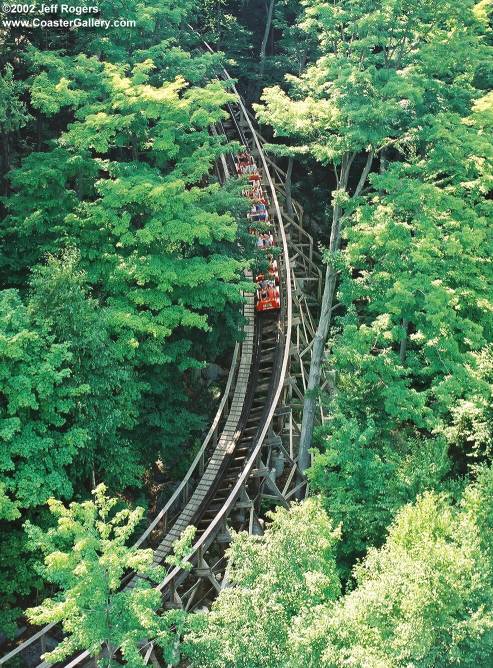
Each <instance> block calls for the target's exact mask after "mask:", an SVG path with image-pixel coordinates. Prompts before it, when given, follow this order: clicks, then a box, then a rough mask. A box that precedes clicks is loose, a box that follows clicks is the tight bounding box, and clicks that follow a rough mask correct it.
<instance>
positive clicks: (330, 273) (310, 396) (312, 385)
mask: <svg viewBox="0 0 493 668" xmlns="http://www.w3.org/2000/svg"><path fill="white" fill-rule="evenodd" d="M353 159H354V155H353V156H350V154H348V153H346V154H345V155H344V156H343V159H342V163H341V169H340V175H339V177H338V179H337V190H338V191H345V190H346V189H347V185H348V180H349V173H350V170H351V164H352V162H353ZM372 162H373V152H370V153H368V156H367V160H366V165H365V167H364V169H363V171H362V172H361V176H360V179H359V182H358V185H357V187H356V190H355V192H354V195H353V197H358V196H359V194H360V193H361V191H362V189H363V186H364V185H365V182H366V179H367V177H368V174H369V172H370V169H371V165H372ZM341 216H342V210H341V207H340V205H339V204H338V203H337V202H336V203H335V205H334V211H333V214H332V229H331V231H330V243H329V251H330V252H331V254H332V253H336V252H337V251H338V250H339V248H340V245H341ZM336 283H337V269H336V268H335V266H334V265H333V264H332V263H329V265H328V266H327V272H326V274H325V285H324V292H323V295H322V306H321V312H320V319H319V322H318V326H317V331H316V333H315V337H314V339H313V347H312V357H311V360H310V372H309V375H308V385H307V390H306V393H305V398H304V401H303V420H302V423H301V436H300V446H299V454H298V466H299V468H300V470H301V471H302V472H305V471H306V469H307V468H308V467H309V466H310V452H309V451H310V447H311V444H312V435H313V426H314V423H315V411H316V409H317V392H318V388H319V386H320V377H321V373H322V363H323V356H324V350H325V342H326V341H327V336H328V334H329V328H330V323H331V317H332V306H333V301H334V294H335V288H336Z"/></svg>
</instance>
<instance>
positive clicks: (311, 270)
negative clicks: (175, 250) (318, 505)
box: [0, 71, 323, 668]
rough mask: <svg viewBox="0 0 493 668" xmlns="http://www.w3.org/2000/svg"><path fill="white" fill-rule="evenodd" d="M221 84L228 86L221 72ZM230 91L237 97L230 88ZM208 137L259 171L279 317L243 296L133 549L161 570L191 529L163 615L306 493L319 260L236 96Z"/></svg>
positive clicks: (30, 655)
mask: <svg viewBox="0 0 493 668" xmlns="http://www.w3.org/2000/svg"><path fill="white" fill-rule="evenodd" d="M222 76H223V77H224V78H225V79H228V80H230V77H229V75H228V74H227V72H226V71H224V72H223V74H222ZM231 88H232V89H233V90H234V91H235V92H236V89H235V88H234V86H233V85H232V83H231ZM213 132H214V133H221V132H223V133H225V134H226V135H227V136H228V137H229V138H236V139H239V140H240V141H241V142H242V143H243V145H244V147H245V149H246V150H247V151H248V152H249V153H250V154H251V155H253V156H254V158H255V160H256V162H257V165H258V167H259V171H260V173H261V177H262V186H263V188H264V191H265V192H266V193H267V196H268V199H269V201H270V217H271V220H272V221H273V225H274V232H275V238H276V243H277V246H278V247H279V248H280V249H281V255H280V257H279V258H278V265H279V275H280V290H281V304H282V307H281V311H280V313H278V314H276V315H272V314H271V315H268V316H267V317H263V314H262V315H258V316H256V314H255V306H254V298H253V294H246V295H245V303H244V306H243V313H244V316H245V323H246V324H245V326H244V331H243V338H242V342H241V344H237V346H236V348H235V351H234V355H233V360H232V364H231V368H230V371H229V375H228V379H227V383H226V388H225V391H224V394H223V397H222V400H221V402H220V405H219V408H218V411H217V413H216V416H215V418H214V420H213V422H212V424H211V427H210V429H209V431H208V433H207V435H206V437H205V439H204V442H203V443H202V446H201V448H200V450H199V452H198V453H197V455H196V457H195V459H194V461H193V463H192V464H191V466H190V469H189V470H188V472H187V474H186V475H185V477H184V478H183V480H182V481H181V483H180V485H179V486H178V488H177V489H176V491H175V492H174V493H173V495H172V496H171V498H170V499H169V501H168V502H167V503H166V504H165V506H164V507H163V508H162V509H161V510H160V511H159V513H158V514H157V515H156V517H155V518H154V519H153V521H152V522H151V523H150V525H149V527H148V528H147V529H146V531H145V532H144V533H143V534H142V535H141V536H140V537H139V539H138V540H137V542H136V543H135V546H136V547H151V548H153V549H154V561H155V562H156V563H163V562H164V560H165V558H166V556H167V555H168V554H169V553H170V552H171V549H172V545H173V542H174V541H175V540H176V539H177V538H179V537H180V535H181V534H182V532H183V530H184V529H185V528H186V527H187V526H188V525H190V524H192V525H194V526H195V527H196V528H197V532H196V536H195V542H194V544H193V546H192V549H191V551H190V554H189V555H188V557H187V560H188V561H189V562H190V564H191V566H192V568H191V570H190V571H188V570H184V569H182V568H178V567H177V568H173V569H172V570H171V571H170V572H168V574H167V576H166V578H165V579H164V580H163V582H161V583H160V584H159V585H158V586H157V589H158V590H159V591H160V592H161V593H162V601H163V609H166V608H170V607H181V608H184V609H186V610H194V609H197V608H203V607H204V606H208V605H209V604H210V603H211V601H212V600H213V598H214V596H215V595H217V592H218V591H220V590H221V589H222V588H223V587H224V586H226V585H227V570H226V565H227V564H226V558H225V549H226V547H227V545H228V543H229V542H230V537H231V534H230V531H231V529H232V528H234V529H236V530H247V531H249V532H250V533H257V534H258V533H262V531H263V526H264V523H263V518H262V510H263V509H264V508H265V507H266V506H267V507H268V506H271V507H272V506H275V505H279V504H281V505H283V506H285V507H287V506H288V505H289V502H290V500H292V499H293V498H300V497H302V496H303V495H304V493H305V492H306V489H307V484H306V480H305V479H304V477H303V476H302V475H301V474H300V472H299V470H298V468H297V443H298V438H299V430H300V422H301V419H300V408H301V404H302V400H303V393H304V389H305V388H306V378H307V363H309V355H310V345H309V341H311V339H312V337H313V332H314V327H315V319H316V311H317V303H318V297H319V295H320V289H321V285H322V272H321V270H320V266H319V259H320V258H319V256H318V254H317V252H316V250H315V249H314V248H313V240H312V238H311V236H310V235H309V234H308V233H307V232H306V231H305V230H304V228H303V210H302V208H301V207H300V206H299V205H298V204H297V203H296V202H295V203H294V206H293V215H292V216H286V215H285V213H284V211H283V204H284V202H285V197H286V196H285V191H284V189H283V183H282V176H283V173H282V170H280V169H279V168H278V167H277V166H276V165H275V163H273V162H272V161H271V160H270V159H269V158H268V157H267V156H266V155H265V152H264V150H263V140H262V138H261V137H260V136H259V135H258V134H257V132H256V130H255V127H254V125H253V122H252V118H251V117H250V114H249V112H248V111H247V109H246V107H245V105H244V103H243V101H242V100H241V98H240V96H238V102H237V104H235V105H231V106H230V107H229V119H228V121H225V122H224V123H222V124H219V125H218V127H216V128H215V129H214V130H213ZM218 170H219V171H220V172H221V173H222V177H223V178H228V176H229V175H230V173H231V166H228V158H227V156H223V157H222V158H221V161H220V163H218ZM322 417H323V416H322ZM138 577H139V576H138V575H137V574H135V573H134V574H132V573H131V574H129V575H128V576H127V577H126V578H125V579H124V581H123V582H122V586H124V587H133V586H134V585H135V583H136V581H137V578H138ZM60 637H61V635H60V630H59V629H57V627H56V626H55V625H54V624H50V625H49V626H47V627H45V628H43V629H41V630H40V631H38V632H37V633H36V634H34V635H33V636H31V637H30V638H29V639H28V640H26V641H24V642H22V643H20V644H19V645H18V646H17V647H16V648H15V649H13V650H12V651H11V652H9V653H8V654H7V655H6V656H4V657H3V658H2V659H0V665H2V664H7V665H8V664H9V663H10V661H11V660H12V659H15V660H18V659H19V658H20V659H21V663H24V665H26V666H29V667H34V666H37V667H38V668H45V667H46V666H47V664H46V663H39V661H40V658H39V657H40V655H41V654H42V653H43V652H44V651H46V650H47V649H49V648H51V647H52V646H53V645H54V644H56V642H57V640H59V639H60ZM142 651H143V654H144V656H145V658H146V661H147V660H150V659H152V658H153V654H152V653H153V648H152V645H145V646H144V647H143V649H142ZM88 660H89V655H88V653H87V652H83V653H81V654H79V655H77V656H75V657H73V658H72V659H71V660H70V661H68V662H66V663H64V664H63V665H65V666H66V668H72V667H74V666H78V665H79V666H80V665H84V664H85V663H87V662H88ZM12 665H14V664H12ZM16 665H19V663H16Z"/></svg>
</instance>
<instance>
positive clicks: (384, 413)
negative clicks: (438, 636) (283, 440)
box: [310, 103, 493, 564]
mask: <svg viewBox="0 0 493 668" xmlns="http://www.w3.org/2000/svg"><path fill="white" fill-rule="evenodd" d="M481 108H484V103H482V104H481ZM483 128H484V122H483V120H482V119H481V118H479V117H478V115H477V114H473V115H472V116H471V117H470V118H468V119H466V123H464V122H463V119H461V117H460V116H458V115H455V114H450V113H449V114H443V115H438V116H437V117H436V119H435V121H434V122H430V123H429V126H428V127H427V128H426V129H425V130H423V132H422V133H418V134H417V136H416V139H417V144H418V145H423V148H421V152H420V153H421V154H420V155H416V154H411V155H409V157H408V159H407V160H406V161H402V162H398V163H395V164H392V165H389V167H388V168H387V170H386V171H385V172H384V173H383V174H380V175H377V174H374V175H372V177H371V184H372V193H371V194H370V195H368V196H367V197H366V198H365V199H364V200H362V201H361V203H360V205H359V206H358V208H357V210H356V211H355V213H354V214H353V216H352V218H351V224H350V225H348V226H347V227H346V229H345V230H344V231H343V238H344V249H343V250H342V251H341V253H340V256H339V269H340V281H339V292H338V296H339V299H340V303H341V305H343V306H344V308H345V314H344V315H343V316H341V317H337V318H336V319H335V321H336V323H337V325H338V326H339V331H338V332H337V333H336V335H335V336H334V338H333V340H332V342H331V357H330V368H331V371H332V373H334V374H335V378H336V382H335V384H336V387H337V390H336V392H335V393H334V394H333V395H332V396H331V397H329V399H328V412H329V416H330V417H329V420H328V421H327V422H326V424H325V425H324V427H323V428H322V429H321V430H320V432H319V436H318V438H319V441H318V443H319V445H320V446H321V450H322V454H321V455H318V456H315V460H314V466H313V470H312V471H311V473H310V476H311V479H312V481H313V484H314V488H315V489H316V490H318V491H322V492H323V493H324V495H326V498H327V503H328V508H329V512H330V514H331V516H332V517H334V519H335V520H336V521H342V523H343V527H344V529H343V535H344V537H345V539H347V541H346V540H344V541H343V543H342V545H343V551H344V555H345V559H346V558H347V559H348V560H349V564H351V562H352V561H353V559H354V557H356V556H358V557H360V556H362V554H364V551H365V549H366V546H367V545H368V544H373V545H375V544H379V543H381V541H382V540H383V537H384V535H385V527H386V526H387V524H388V523H389V522H390V520H391V517H392V515H393V513H394V512H395V511H396V510H397V508H398V507H399V506H400V505H402V503H404V502H406V501H408V500H412V499H413V498H414V497H415V495H416V494H418V493H421V492H423V491H424V490H426V489H440V486H441V485H442V481H443V480H444V477H446V476H447V474H448V473H449V471H450V472H451V473H452V474H454V475H457V474H460V475H463V474H464V473H466V472H467V470H468V466H469V464H472V463H474V461H475V460H476V462H477V461H481V460H484V458H485V456H488V453H489V446H488V431H487V428H486V429H485V426H484V423H485V420H487V415H488V409H487V408H486V406H487V405H488V402H489V397H490V393H491V388H490V384H489V383H488V359H489V357H488V352H487V351H488V348H487V344H488V343H489V342H490V341H491V336H492V332H493V327H492V325H493V321H492V312H493V311H492V308H493V307H492V303H491V290H492V286H493V273H492V271H491V263H490V261H489V258H490V257H491V253H492V248H491V233H490V223H489V217H490V209H491V206H490V203H489V202H488V201H487V200H485V193H486V192H487V191H488V189H489V187H490V184H491V177H492V174H493V154H492V145H491V142H490V141H489V139H487V138H486V137H487V136H486V134H485V133H484V130H483ZM472 427H474V428H475V429H477V432H476V434H474V433H473V432H472ZM449 446H452V447H450V449H449V454H450V458H449V456H448V453H447V450H448V448H449ZM474 458H475V460H474ZM368 471H371V475H368V474H367V473H368Z"/></svg>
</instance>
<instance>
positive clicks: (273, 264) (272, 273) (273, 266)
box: [267, 255, 280, 285]
mask: <svg viewBox="0 0 493 668" xmlns="http://www.w3.org/2000/svg"><path fill="white" fill-rule="evenodd" d="M267 259H268V261H269V266H268V267H267V274H268V276H269V278H270V279H271V280H273V281H274V283H275V285H279V282H280V281H279V270H278V267H277V260H276V259H275V258H274V256H273V255H268V256H267Z"/></svg>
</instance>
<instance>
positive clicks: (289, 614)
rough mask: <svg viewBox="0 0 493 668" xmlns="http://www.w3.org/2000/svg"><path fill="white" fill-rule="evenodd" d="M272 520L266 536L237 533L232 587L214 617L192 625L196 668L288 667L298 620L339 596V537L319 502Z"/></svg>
mask: <svg viewBox="0 0 493 668" xmlns="http://www.w3.org/2000/svg"><path fill="white" fill-rule="evenodd" d="M271 520H272V524H271V525H269V527H268V528H267V531H266V533H265V536H262V537H253V536H248V535H247V534H246V533H239V534H236V535H235V536H234V538H233V542H232V544H231V547H230V552H229V562H228V570H227V576H226V577H228V579H229V580H230V582H231V586H230V587H227V588H226V589H223V590H222V591H221V593H220V594H219V596H218V598H217V600H216V601H215V602H214V604H213V607H212V610H211V612H210V613H207V614H205V615H200V614H198V615H194V616H193V618H191V619H190V620H189V624H190V625H191V629H192V630H191V632H190V633H189V635H188V636H186V638H185V644H184V648H183V651H184V653H185V655H186V656H189V657H190V658H191V660H192V665H193V666H208V667H210V668H213V667H214V668H215V667H216V666H217V667H219V666H221V667H222V666H232V665H234V666H238V668H240V667H245V668H246V667H247V666H248V667H249V668H254V667H255V666H259V667H260V666H262V668H264V667H265V668H268V667H271V666H272V667H273V668H274V666H275V667H276V668H278V667H279V666H283V665H285V664H286V660H287V657H288V654H289V650H288V645H287V642H288V635H289V631H290V627H291V624H292V621H293V619H294V617H295V616H296V615H297V614H299V613H300V612H301V611H302V610H304V609H309V608H311V607H312V606H314V605H317V604H318V603H321V602H325V601H330V600H333V599H334V598H335V597H336V596H337V595H338V594H339V581H338V578H337V575H336V572H335V563H334V559H333V550H334V544H335V542H336V541H337V540H338V537H339V532H338V530H334V529H333V526H332V524H331V522H330V521H329V519H328V517H327V516H326V515H325V513H324V512H323V510H322V508H321V506H320V503H319V501H318V500H317V499H310V500H309V501H307V502H305V503H304V504H303V505H294V506H293V507H292V509H291V511H290V512H287V511H286V510H284V509H278V510H277V511H276V512H275V513H272V514H271Z"/></svg>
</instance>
